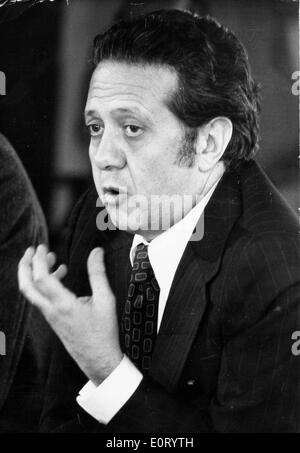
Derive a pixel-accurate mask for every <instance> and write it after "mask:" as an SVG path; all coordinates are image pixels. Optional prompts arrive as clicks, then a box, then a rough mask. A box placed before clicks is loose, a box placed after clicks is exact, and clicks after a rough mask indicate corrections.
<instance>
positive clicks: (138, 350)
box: [122, 244, 159, 372]
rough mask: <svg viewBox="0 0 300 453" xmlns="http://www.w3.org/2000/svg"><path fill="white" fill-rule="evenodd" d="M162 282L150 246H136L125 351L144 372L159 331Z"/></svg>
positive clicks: (124, 326) (125, 323)
mask: <svg viewBox="0 0 300 453" xmlns="http://www.w3.org/2000/svg"><path fill="white" fill-rule="evenodd" d="M158 300H159V286H158V283H157V281H156V278H155V276H154V272H153V269H152V267H151V264H150V261H149V257H148V246H146V245H145V244H140V245H138V246H137V248H136V253H135V257H134V261H133V267H132V272H131V278H130V283H129V287H128V295H127V299H126V302H125V307H124V313H123V318H122V332H123V340H124V347H125V353H126V354H127V355H128V357H129V358H130V359H131V360H132V361H133V362H134V363H135V365H136V366H137V367H138V368H139V369H140V370H141V371H143V372H147V371H148V370H149V368H150V363H151V356H152V352H153V349H154V343H155V339H156V334H157V314H158Z"/></svg>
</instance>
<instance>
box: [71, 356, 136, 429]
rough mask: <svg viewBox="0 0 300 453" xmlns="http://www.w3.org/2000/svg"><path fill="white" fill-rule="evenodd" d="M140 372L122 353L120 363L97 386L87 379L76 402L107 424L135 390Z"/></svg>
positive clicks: (99, 420)
mask: <svg viewBox="0 0 300 453" xmlns="http://www.w3.org/2000/svg"><path fill="white" fill-rule="evenodd" d="M142 379H143V375H142V373H141V372H140V371H139V370H138V369H137V368H136V367H135V365H133V363H132V362H131V361H130V360H129V359H128V357H127V356H126V355H124V357H123V359H122V360H121V362H120V364H119V365H118V366H117V367H116V368H115V369H114V371H113V372H112V373H111V374H110V375H109V376H108V377H107V378H106V379H105V380H104V381H103V382H102V383H101V384H100V385H99V386H98V387H97V386H96V385H95V384H93V383H92V382H91V381H89V382H88V383H87V384H86V385H85V386H84V387H83V388H82V389H81V390H80V392H79V395H78V396H77V398H76V400H77V403H78V404H79V405H80V406H81V407H82V408H83V409H84V410H85V411H86V412H87V413H88V414H89V415H91V416H92V417H93V418H95V419H96V420H98V422H100V423H103V424H104V425H107V424H108V423H109V422H110V421H111V419H112V418H113V417H114V416H115V415H116V414H117V413H118V412H119V410H120V409H121V408H122V406H124V404H125V403H126V402H127V401H128V400H129V398H130V397H131V396H132V395H133V393H134V392H135V391H136V389H137V387H138V386H139V384H140V382H141V380H142Z"/></svg>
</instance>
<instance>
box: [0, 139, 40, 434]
mask: <svg viewBox="0 0 300 453" xmlns="http://www.w3.org/2000/svg"><path fill="white" fill-rule="evenodd" d="M0 161H1V167H0V206H1V220H0V263H1V266H0V332H1V335H0V350H1V353H0V432H5V433H8V432H34V431H36V430H37V429H38V423H39V417H40V414H41V409H42V404H43V395H44V393H43V389H44V387H45V379H46V376H47V367H46V360H47V348H48V345H47V331H48V327H47V325H45V321H44V320H43V319H42V317H41V315H40V313H39V312H38V311H37V310H36V309H35V308H34V307H32V306H31V305H30V304H29V303H27V302H26V301H25V299H24V297H22V296H21V297H20V294H19V288H18V280H17V268H18V262H19V260H20V258H21V257H22V255H23V254H24V251H25V250H26V248H27V247H28V246H29V245H31V244H36V245H38V244H39V243H40V242H46V241H47V230H46V226H45V220H44V216H43V214H42V211H41V208H40V205H39V203H38V201H37V198H36V195H35V193H34V191H33V188H32V185H31V183H30V181H29V179H28V177H27V175H26V173H25V170H24V168H23V166H22V164H21V162H20V160H19V158H18V156H17V155H16V153H15V151H14V149H13V148H12V146H11V145H10V143H9V142H8V141H7V140H6V139H5V137H4V136H3V135H1V134H0Z"/></svg>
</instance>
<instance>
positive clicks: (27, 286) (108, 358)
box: [18, 245, 123, 385]
mask: <svg viewBox="0 0 300 453" xmlns="http://www.w3.org/2000/svg"><path fill="white" fill-rule="evenodd" d="M54 264H55V255H54V254H53V253H48V251H47V248H46V246H44V245H39V246H38V247H37V249H36V250H35V249H34V248H32V247H30V248H28V249H27V250H26V252H25V254H24V256H23V257H22V259H21V261H20V263H19V269H18V279H19V287H20V291H21V292H22V293H23V294H24V296H25V297H26V298H27V299H28V300H29V301H30V302H31V303H32V304H34V305H35V306H37V307H38V308H39V309H40V310H41V312H42V313H43V315H44V317H45V318H46V320H47V321H48V323H49V324H50V325H51V327H52V328H53V330H54V331H55V332H56V334H57V335H58V336H59V338H60V339H61V341H62V343H63V344H64V346H65V348H66V349H67V351H68V352H69V353H70V355H71V356H72V357H73V358H74V360H75V361H76V362H77V363H78V365H79V367H80V368H81V369H82V371H83V372H84V373H85V374H86V376H87V377H88V378H89V379H90V380H91V381H92V382H93V383H94V384H95V385H99V384H100V383H101V382H102V381H103V380H104V379H105V378H106V377H107V376H108V375H109V374H110V373H111V372H112V371H113V370H114V369H115V368H116V367H117V366H118V364H119V363H120V361H121V360H122V356H123V354H122V351H121V349H120V345H119V334H118V322H117V315H116V302H115V297H114V295H113V293H112V290H111V288H110V286H109V283H108V279H107V276H106V272H105V265H104V252H103V249H101V248H96V249H94V250H92V251H91V253H90V255H89V258H88V262H87V269H88V275H89V280H90V285H91V289H92V296H91V297H88V296H87V297H79V298H78V297H76V295H75V294H73V293H72V292H71V291H69V290H68V289H67V288H66V287H65V286H64V285H63V284H62V283H61V281H60V280H61V279H62V278H63V277H64V276H65V275H66V272H67V268H66V266H65V265H62V266H59V268H58V269H57V270H56V271H54V272H51V269H52V267H53V266H54Z"/></svg>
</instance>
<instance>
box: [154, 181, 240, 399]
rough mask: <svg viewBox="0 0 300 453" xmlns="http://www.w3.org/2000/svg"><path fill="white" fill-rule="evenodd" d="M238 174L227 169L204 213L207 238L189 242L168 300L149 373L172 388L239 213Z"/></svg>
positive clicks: (198, 322) (169, 388)
mask: <svg viewBox="0 0 300 453" xmlns="http://www.w3.org/2000/svg"><path fill="white" fill-rule="evenodd" d="M240 200H241V197H240V190H239V177H238V175H237V174H236V173H225V175H224V176H223V178H222V180H221V181H220V183H219V185H218V187H217V188H216V190H215V192H214V194H213V196H212V198H211V200H210V202H209V204H208V205H207V207H206V210H205V216H204V236H203V239H202V240H200V241H189V242H188V244H187V247H186V249H185V252H184V254H183V257H182V259H181V261H180V263H179V266H178V268H177V271H176V273H175V277H174V280H173V284H172V287H171V290H170V293H169V297H168V300H167V304H166V308H165V312H164V315H163V319H162V323H161V327H160V330H159V334H158V336H157V340H156V345H155V349H154V353H153V359H152V366H151V370H150V375H151V376H152V377H153V378H154V379H155V380H156V381H158V382H159V383H160V384H161V385H162V386H163V387H165V388H166V390H168V391H171V392H172V391H174V390H175V388H176V387H177V385H178V381H179V378H180V376H181V373H182V370H183V367H184V365H185V362H186V359H187V357H188V354H189V351H190V349H191V346H192V344H193V341H194V339H195V336H196V333H197V330H198V329H199V325H200V323H201V319H202V317H203V314H204V312H205V309H206V306H207V303H208V302H209V301H208V298H207V295H206V294H207V291H206V285H207V284H208V283H209V282H210V280H211V279H212V278H213V276H214V275H215V274H216V272H217V271H218V268H219V265H220V261H221V258H222V254H223V250H224V247H225V243H226V241H227V239H228V237H229V234H230V231H231V229H232V227H233V225H234V223H235V221H236V219H237V218H238V216H239V215H240V208H241V201H240Z"/></svg>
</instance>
